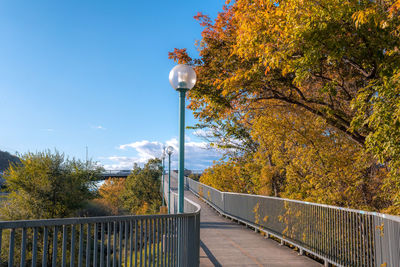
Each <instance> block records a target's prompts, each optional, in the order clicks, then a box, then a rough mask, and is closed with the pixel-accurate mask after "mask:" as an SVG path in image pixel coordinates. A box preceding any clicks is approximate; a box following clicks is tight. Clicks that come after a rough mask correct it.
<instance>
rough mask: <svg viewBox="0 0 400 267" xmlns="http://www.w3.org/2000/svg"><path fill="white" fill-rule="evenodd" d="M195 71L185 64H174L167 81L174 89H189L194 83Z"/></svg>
mask: <svg viewBox="0 0 400 267" xmlns="http://www.w3.org/2000/svg"><path fill="white" fill-rule="evenodd" d="M196 78H197V77H196V72H194V70H193V68H192V67H190V66H189V65H186V64H179V65H176V66H175V67H174V68H173V69H172V70H171V71H170V73H169V82H170V84H171V86H172V88H174V89H175V90H179V89H187V90H190V89H192V88H193V86H194V85H195V84H196Z"/></svg>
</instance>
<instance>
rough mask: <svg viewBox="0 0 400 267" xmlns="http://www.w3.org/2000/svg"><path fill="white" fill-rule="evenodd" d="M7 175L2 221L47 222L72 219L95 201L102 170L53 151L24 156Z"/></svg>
mask: <svg viewBox="0 0 400 267" xmlns="http://www.w3.org/2000/svg"><path fill="white" fill-rule="evenodd" d="M20 159H21V162H20V163H16V164H14V165H12V166H11V167H10V168H9V170H8V171H6V173H5V175H4V178H5V180H6V186H7V191H9V192H10V194H9V195H8V196H7V199H6V200H5V201H3V206H2V207H1V212H0V213H1V215H2V216H3V219H7V220H18V219H47V218H61V217H69V216H74V215H76V214H77V213H78V211H79V209H81V208H82V207H83V206H84V204H85V202H86V201H87V200H89V199H92V198H93V197H95V191H94V190H93V189H94V185H95V181H97V180H98V177H99V175H100V172H101V169H100V168H98V167H96V166H95V165H94V164H93V163H92V162H89V163H83V162H80V161H78V160H75V159H72V160H70V159H68V158H65V156H64V154H61V153H59V152H58V151H55V152H54V153H52V152H50V151H45V152H38V153H27V154H25V155H23V156H22V157H21V158H20Z"/></svg>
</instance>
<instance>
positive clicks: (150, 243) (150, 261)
mask: <svg viewBox="0 0 400 267" xmlns="http://www.w3.org/2000/svg"><path fill="white" fill-rule="evenodd" d="M152 229H153V227H152V219H149V236H148V239H149V266H151V263H152V258H153V257H152V253H151V250H152V245H153V241H152V238H151V237H152Z"/></svg>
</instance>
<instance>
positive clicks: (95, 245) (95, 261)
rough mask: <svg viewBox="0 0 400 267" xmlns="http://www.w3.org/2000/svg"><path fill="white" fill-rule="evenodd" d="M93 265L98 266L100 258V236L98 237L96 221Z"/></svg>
mask: <svg viewBox="0 0 400 267" xmlns="http://www.w3.org/2000/svg"><path fill="white" fill-rule="evenodd" d="M93 226H94V227H93V239H94V241H93V267H97V259H98V257H99V256H98V247H97V245H98V244H97V243H98V242H99V238H98V227H97V226H98V225H97V223H95V224H94V225H93Z"/></svg>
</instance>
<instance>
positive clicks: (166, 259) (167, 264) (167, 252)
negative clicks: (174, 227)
mask: <svg viewBox="0 0 400 267" xmlns="http://www.w3.org/2000/svg"><path fill="white" fill-rule="evenodd" d="M164 228H165V233H164V236H165V240H164V242H165V245H164V246H165V251H164V253H165V254H164V257H165V259H164V264H165V266H169V263H170V262H169V255H170V253H169V247H170V246H169V243H170V238H169V233H170V231H169V218H166V219H165V226H164Z"/></svg>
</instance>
